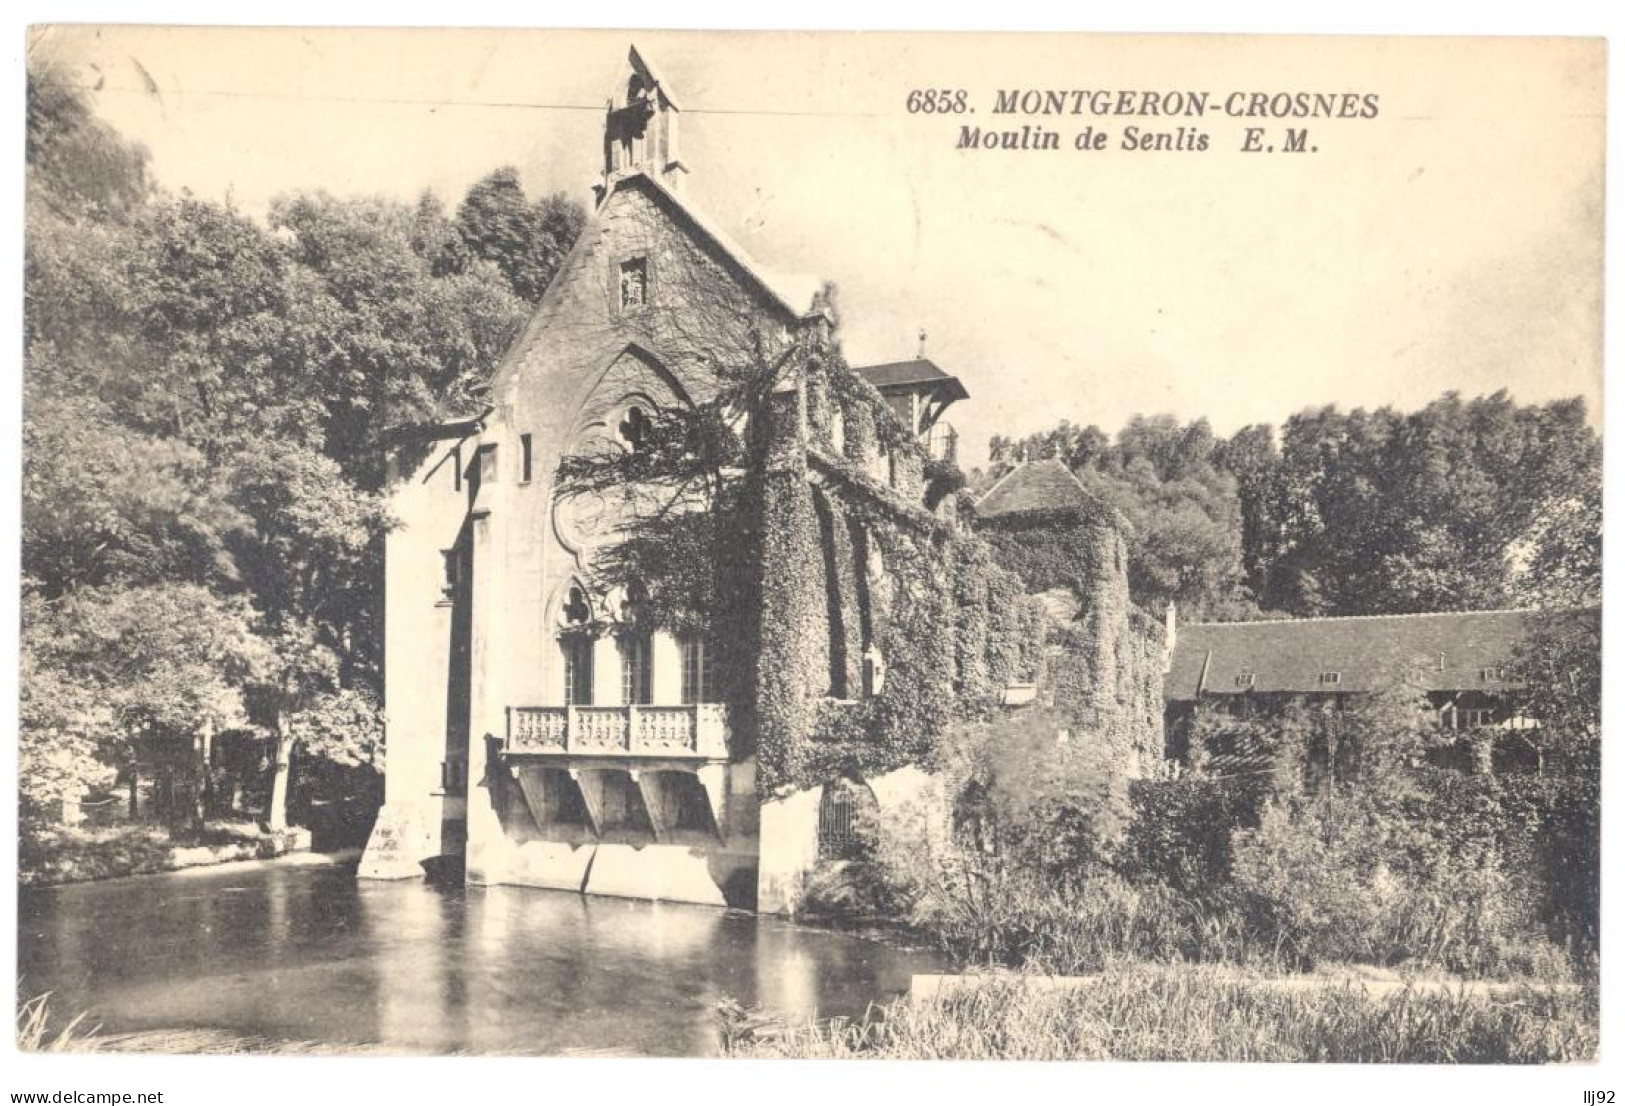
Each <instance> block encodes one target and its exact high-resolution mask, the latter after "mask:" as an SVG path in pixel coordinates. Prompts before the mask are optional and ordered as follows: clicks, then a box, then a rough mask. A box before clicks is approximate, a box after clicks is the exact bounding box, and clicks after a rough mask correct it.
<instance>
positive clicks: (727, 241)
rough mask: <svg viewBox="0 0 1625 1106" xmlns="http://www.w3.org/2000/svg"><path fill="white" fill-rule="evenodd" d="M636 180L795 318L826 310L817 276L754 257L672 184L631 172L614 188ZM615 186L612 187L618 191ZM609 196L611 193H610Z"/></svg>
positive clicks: (807, 316) (776, 304)
mask: <svg viewBox="0 0 1625 1106" xmlns="http://www.w3.org/2000/svg"><path fill="white" fill-rule="evenodd" d="M633 181H637V182H639V183H641V184H643V185H645V186H647V187H648V188H649V189H650V190H651V191H652V192H654V194H655V196H656V197H657V198H658V199H660V200H663V201H664V202H665V204H666V205H667V207H668V208H669V209H670V210H671V211H673V212H674V213H676V214H677V215H678V216H679V217H681V218H683V219H684V220H686V221H687V222H688V223H689V225H691V226H692V227H693V228H694V229H695V230H697V231H699V232H700V234H702V235H703V236H705V237H706V238H709V239H710V240H711V243H712V245H714V246H715V247H716V248H717V249H718V250H719V251H721V253H722V254H723V256H724V257H726V258H727V260H728V261H730V262H732V263H733V266H734V267H735V268H736V269H738V270H739V272H740V273H741V274H742V275H743V276H744V277H745V278H746V279H748V280H749V281H750V282H751V283H752V284H754V285H756V287H757V288H758V289H759V290H760V291H762V292H763V293H765V294H766V295H767V297H768V299H770V300H771V301H772V302H773V303H774V305H775V306H777V307H779V308H780V309H782V310H783V311H784V312H786V313H787V314H788V315H790V316H791V317H792V318H795V319H805V318H809V317H812V316H814V315H820V314H825V311H824V309H823V308H822V307H820V306H818V305H817V303H816V299H817V293H818V291H819V289H820V288H821V287H822V284H821V282H820V281H818V280H816V279H815V278H813V277H807V276H800V275H790V274H785V273H778V272H774V271H773V270H771V269H768V268H767V267H765V266H763V265H759V264H757V263H756V262H755V261H754V260H752V258H751V256H750V254H748V253H746V252H745V248H744V247H743V246H741V245H739V243H737V242H735V241H734V240H733V238H731V237H730V236H729V235H728V233H727V232H726V231H724V230H723V229H722V228H721V227H720V226H718V225H717V224H716V222H715V221H714V220H713V219H711V217H710V216H708V215H706V214H705V213H704V212H702V211H701V210H700V209H699V208H698V207H696V206H695V205H694V203H693V202H692V201H691V200H688V199H685V198H683V197H681V196H678V195H677V193H675V192H673V191H672V190H671V189H670V188H668V187H666V185H665V184H663V183H661V182H660V181H659V180H657V179H655V178H654V177H652V176H650V175H649V174H648V173H642V172H635V173H628V174H627V175H626V176H624V177H622V178H621V179H620V180H618V181H616V182H615V186H614V189H620V188H625V187H627V186H628V185H630V184H631V183H632V182H633ZM614 189H612V191H614ZM606 199H607V197H606Z"/></svg>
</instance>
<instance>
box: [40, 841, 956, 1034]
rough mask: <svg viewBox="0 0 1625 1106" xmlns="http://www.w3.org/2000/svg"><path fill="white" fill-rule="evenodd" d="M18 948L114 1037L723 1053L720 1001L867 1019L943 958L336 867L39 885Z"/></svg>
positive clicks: (682, 911) (59, 998)
mask: <svg viewBox="0 0 1625 1106" xmlns="http://www.w3.org/2000/svg"><path fill="white" fill-rule="evenodd" d="M18 945H19V950H18V952H19V958H20V965H19V969H20V972H21V974H22V977H23V991H24V993H25V994H37V993H39V992H41V991H52V992H54V995H53V998H52V1005H53V1007H54V1008H55V1009H56V1010H58V1011H60V1012H63V1013H77V1012H79V1011H81V1010H84V1011H87V1012H88V1013H89V1018H88V1021H89V1022H91V1023H92V1024H95V1023H100V1025H101V1026H102V1027H103V1029H104V1030H106V1031H108V1032H122V1031H129V1030H142V1029H180V1028H204V1027H206V1028H213V1029H219V1030H223V1031H226V1032H229V1033H234V1034H239V1035H241V1036H244V1037H264V1038H272V1039H278V1040H298V1041H322V1042H338V1043H355V1044H383V1045H387V1046H395V1047H399V1048H401V1049H403V1050H414V1051H416V1050H432V1051H441V1052H449V1051H470V1052H509V1053H528V1054H542V1055H549V1054H558V1053H562V1052H578V1051H589V1052H620V1053H648V1054H657V1055H694V1054H705V1053H711V1052H714V1051H715V1050H716V1047H717V1039H716V1030H715V1025H714V1020H713V1010H714V1008H715V1005H716V1003H717V1001H718V1000H719V999H721V998H724V997H732V998H736V999H738V1000H740V1001H741V1002H744V1003H747V1004H748V1003H754V1002H760V1003H763V1004H765V1005H767V1006H769V1007H772V1008H773V1009H776V1010H780V1011H783V1012H785V1013H787V1014H791V1015H793V1016H812V1015H814V1014H821V1015H824V1016H830V1015H837V1014H846V1015H856V1014H861V1013H862V1012H863V1011H864V1009H865V1008H866V1007H867V1006H868V1005H869V1003H870V1002H872V1001H878V1000H881V999H885V998H888V997H890V996H891V995H894V994H897V993H899V992H901V991H903V990H905V989H906V988H907V986H908V979H909V975H910V973H912V972H915V971H932V970H934V969H935V966H936V965H935V963H934V961H933V960H932V958H931V957H929V956H928V955H925V954H921V953H909V952H902V951H899V950H897V949H894V948H891V947H889V946H886V945H882V944H878V943H875V942H871V941H862V940H856V939H853V938H847V937H841V936H836V935H833V934H828V933H821V932H817V931H812V930H807V929H798V928H796V927H794V926H790V925H787V924H785V923H783V922H779V921H777V920H773V919H758V918H753V917H749V916H747V915H742V914H728V913H724V912H722V911H718V910H711V909H707V908H704V907H690V906H678V905H667V904H654V903H645V902H633V901H629V900H622V899H607V898H596V899H589V898H583V897H581V896H578V895H572V894H569V893H565V892H555V891H535V890H528V889H522V888H510V887H492V888H479V887H470V888H466V889H465V888H462V887H456V888H449V889H447V888H435V887H432V886H430V885H428V884H425V883H421V882H416V881H413V882H405V883H371V882H358V881H357V880H356V879H355V877H354V875H353V873H351V872H350V871H348V870H343V869H331V868H329V869H316V870H312V869H297V868H269V869H263V870H259V871H253V872H246V873H245V872H242V871H236V872H231V871H217V872H192V873H177V874H174V875H166V876H153V877H144V878H138V879H128V880H115V881H112V882H107V883H100V884H86V885H81V886H74V887H61V888H48V889H25V890H24V891H23V892H22V893H21V896H20V902H19V941H18Z"/></svg>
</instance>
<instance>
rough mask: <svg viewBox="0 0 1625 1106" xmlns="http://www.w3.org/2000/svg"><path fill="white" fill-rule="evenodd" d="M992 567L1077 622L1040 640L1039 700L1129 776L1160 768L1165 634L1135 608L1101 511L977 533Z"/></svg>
mask: <svg viewBox="0 0 1625 1106" xmlns="http://www.w3.org/2000/svg"><path fill="white" fill-rule="evenodd" d="M981 533H982V535H983V536H984V537H985V538H986V540H987V544H988V546H989V548H990V549H991V551H992V554H993V556H994V558H995V559H996V560H997V561H998V563H999V564H1001V565H1003V566H1004V567H1005V568H1006V569H1008V570H1009V571H1010V572H1011V573H1013V574H1014V575H1015V576H1016V577H1017V578H1018V579H1019V580H1020V582H1021V585H1022V587H1024V588H1025V589H1026V591H1028V592H1029V593H1035V594H1036V593H1045V592H1052V591H1056V590H1058V589H1065V590H1066V591H1069V592H1070V593H1071V594H1072V595H1073V597H1075V599H1076V600H1077V603H1078V611H1077V615H1076V617H1075V618H1073V619H1071V620H1070V621H1065V622H1062V623H1060V624H1058V625H1054V626H1052V627H1051V628H1050V631H1049V633H1048V635H1047V637H1046V645H1047V648H1046V650H1045V654H1046V655H1045V665H1044V669H1045V671H1044V680H1043V684H1044V686H1043V689H1042V690H1043V698H1044V700H1045V701H1046V702H1047V703H1049V704H1051V705H1053V706H1054V707H1056V708H1057V709H1058V710H1060V711H1061V712H1062V714H1063V716H1064V717H1066V718H1068V719H1069V720H1070V721H1071V723H1072V725H1073V726H1074V728H1075V729H1076V730H1077V731H1078V732H1080V733H1082V734H1085V735H1087V736H1088V738H1089V739H1090V740H1092V741H1094V742H1097V743H1100V744H1104V745H1105V746H1107V747H1108V749H1109V750H1110V753H1111V756H1112V759H1113V761H1114V762H1115V763H1117V764H1120V765H1123V766H1124V767H1125V768H1126V769H1127V770H1128V771H1130V772H1131V773H1132V774H1136V775H1138V774H1143V773H1146V772H1149V771H1151V770H1152V769H1153V768H1154V767H1155V766H1156V765H1158V764H1160V762H1161V761H1162V760H1163V758H1164V750H1163V733H1162V673H1163V668H1164V664H1163V633H1162V629H1161V627H1160V626H1159V625H1158V624H1157V623H1156V622H1155V621H1153V620H1152V619H1150V618H1148V617H1147V616H1146V615H1145V614H1144V613H1143V612H1141V611H1140V610H1139V609H1138V608H1136V607H1135V606H1134V605H1133V602H1132V601H1131V600H1130V598H1129V593H1128V577H1127V566H1126V563H1125V559H1126V556H1127V554H1126V550H1125V548H1124V542H1123V537H1122V532H1121V529H1120V527H1119V525H1118V523H1117V521H1116V519H1115V518H1114V517H1113V513H1112V512H1111V510H1110V508H1109V507H1106V506H1105V505H1102V506H1101V507H1100V508H1099V509H1098V510H1089V509H1085V508H1069V509H1066V510H1057V511H1043V512H1029V513H1025V514H1021V515H1014V516H1003V517H1001V518H1000V519H998V520H990V521H986V522H984V523H982V526H981Z"/></svg>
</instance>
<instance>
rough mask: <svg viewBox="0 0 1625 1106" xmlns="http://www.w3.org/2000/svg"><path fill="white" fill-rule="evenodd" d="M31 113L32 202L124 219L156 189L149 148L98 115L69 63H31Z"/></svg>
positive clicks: (77, 214) (75, 212)
mask: <svg viewBox="0 0 1625 1106" xmlns="http://www.w3.org/2000/svg"><path fill="white" fill-rule="evenodd" d="M31 61H32V59H31ZM27 119H28V121H27V131H26V133H27V158H28V166H29V174H28V185H29V187H28V192H29V199H30V201H31V202H33V201H36V200H37V201H39V202H41V203H43V204H45V205H46V206H47V207H49V208H50V209H52V210H53V211H55V212H57V213H58V214H60V215H63V216H67V217H82V218H90V219H98V220H100V219H118V218H120V217H123V216H125V215H128V214H129V213H130V212H131V211H133V210H135V209H136V208H138V207H139V206H140V205H141V204H142V202H143V201H145V200H146V198H147V197H148V196H149V195H150V194H151V192H152V181H151V178H150V175H149V172H148V160H149V155H148V152H147V150H146V149H145V148H144V147H143V146H141V145H140V144H139V143H135V142H130V141H128V140H127V139H125V138H123V137H122V136H121V135H119V134H118V132H116V131H115V130H113V128H111V127H109V126H108V125H107V124H106V123H104V122H102V121H101V120H100V119H97V118H96V117H95V115H94V114H93V113H92V112H91V108H90V103H89V100H88V99H87V97H86V96H85V94H84V92H83V90H82V89H80V88H79V87H78V82H77V81H76V79H75V76H74V74H73V73H72V72H70V71H69V70H68V69H66V68H65V67H64V66H61V65H59V64H55V63H52V62H42V63H39V64H31V65H30V67H29V70H28V116H27Z"/></svg>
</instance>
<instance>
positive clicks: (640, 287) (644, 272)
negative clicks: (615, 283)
mask: <svg viewBox="0 0 1625 1106" xmlns="http://www.w3.org/2000/svg"><path fill="white" fill-rule="evenodd" d="M620 277H621V281H620V283H621V310H622V311H636V310H637V309H638V308H640V307H644V306H646V305H647V304H648V302H649V259H648V258H646V257H632V258H628V259H627V260H625V261H623V262H621V269H620Z"/></svg>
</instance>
